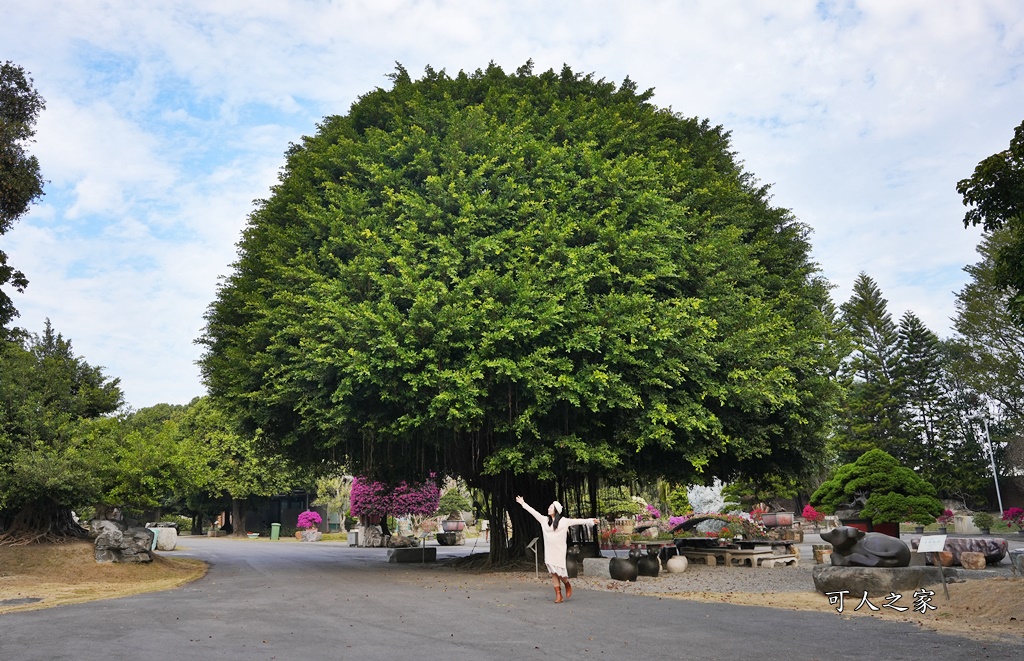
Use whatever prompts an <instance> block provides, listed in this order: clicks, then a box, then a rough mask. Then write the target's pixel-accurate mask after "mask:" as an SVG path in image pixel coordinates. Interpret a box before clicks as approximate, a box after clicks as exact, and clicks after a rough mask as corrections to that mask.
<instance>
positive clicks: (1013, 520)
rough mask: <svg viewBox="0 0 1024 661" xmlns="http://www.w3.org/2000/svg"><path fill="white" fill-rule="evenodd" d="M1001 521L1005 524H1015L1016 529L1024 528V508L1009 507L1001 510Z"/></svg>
mask: <svg viewBox="0 0 1024 661" xmlns="http://www.w3.org/2000/svg"><path fill="white" fill-rule="evenodd" d="M1003 521H1006V524H1007V525H1011V526H1017V530H1024V509H1021V508H1020V507H1011V508H1010V509H1008V510H1006V511H1005V512H1003Z"/></svg>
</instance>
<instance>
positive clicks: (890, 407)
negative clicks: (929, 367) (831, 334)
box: [837, 273, 915, 461]
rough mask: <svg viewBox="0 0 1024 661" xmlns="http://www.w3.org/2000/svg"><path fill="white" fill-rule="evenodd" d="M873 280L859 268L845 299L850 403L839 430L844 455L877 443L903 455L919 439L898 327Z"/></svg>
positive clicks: (848, 457)
mask: <svg viewBox="0 0 1024 661" xmlns="http://www.w3.org/2000/svg"><path fill="white" fill-rule="evenodd" d="M887 306H888V302H887V301H886V300H885V298H883V297H882V292H881V291H880V290H879V289H878V285H877V284H875V281H874V280H872V279H871V278H870V277H868V275H867V274H865V273H861V274H860V275H859V276H858V277H857V280H856V281H855V282H854V284H853V295H852V296H851V297H850V300H849V301H847V302H846V303H844V304H843V306H842V312H843V317H842V318H843V323H844V325H845V328H846V332H847V333H848V337H849V338H850V342H851V348H852V353H851V354H850V356H849V358H848V359H847V361H846V363H845V364H844V368H843V373H842V376H843V378H844V379H845V380H846V382H847V392H846V407H845V410H844V415H843V417H842V418H841V419H840V422H839V427H838V430H837V445H838V447H839V449H840V451H841V453H842V457H841V459H842V460H844V461H852V460H853V459H854V458H856V457H858V456H860V455H861V454H863V453H864V452H866V451H868V450H871V449H873V448H878V449H881V450H884V451H886V452H888V453H890V454H892V455H893V456H897V457H900V458H901V460H902V459H903V458H904V456H905V455H906V453H907V448H908V447H910V446H913V445H914V444H915V440H914V439H913V437H912V435H911V432H910V431H909V429H908V422H909V421H908V419H907V416H906V413H905V410H904V407H903V400H902V397H901V388H902V381H901V380H900V344H899V331H898V330H897V327H896V324H894V323H893V321H892V317H891V315H890V314H889V312H888V310H887Z"/></svg>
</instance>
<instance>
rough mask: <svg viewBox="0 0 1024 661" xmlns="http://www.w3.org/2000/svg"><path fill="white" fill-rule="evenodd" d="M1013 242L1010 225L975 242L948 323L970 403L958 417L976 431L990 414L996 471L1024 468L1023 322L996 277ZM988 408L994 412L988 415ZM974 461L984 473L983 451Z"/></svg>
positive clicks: (956, 366)
mask: <svg viewBox="0 0 1024 661" xmlns="http://www.w3.org/2000/svg"><path fill="white" fill-rule="evenodd" d="M1014 241H1015V239H1014V230H1013V229H1012V228H1009V227H1006V228H1002V229H997V230H996V231H994V232H990V233H987V234H986V235H985V236H984V237H983V238H982V241H981V243H980V244H979V246H978V254H979V255H980V256H981V259H980V260H979V261H978V262H977V263H975V264H971V265H970V266H967V267H965V268H964V271H966V272H967V274H968V275H969V276H970V277H971V279H970V281H969V282H968V283H967V284H966V285H965V286H964V287H963V289H961V290H960V291H959V292H958V293H957V297H956V316H955V317H954V319H953V322H954V327H955V329H956V331H957V333H959V337H958V338H957V339H956V340H955V341H954V345H955V347H954V349H955V353H954V354H953V358H954V360H953V361H951V363H950V369H951V370H953V372H954V373H955V375H956V377H957V378H958V380H959V382H960V383H962V384H963V388H964V390H965V392H968V393H969V398H968V399H969V403H970V404H971V408H970V410H968V411H965V413H964V415H962V419H963V420H964V422H965V423H966V424H968V425H969V426H970V427H969V431H970V433H971V434H972V435H975V436H976V435H977V430H978V428H979V427H980V422H979V420H980V418H981V417H983V416H989V417H992V420H991V422H992V423H994V424H992V425H991V428H990V432H991V434H992V440H993V443H994V446H995V447H994V449H995V454H996V461H997V463H998V464H999V467H998V470H997V472H998V473H999V474H1000V475H1015V474H1019V473H1020V472H1021V471H1024V322H1022V321H1021V319H1020V316H1019V315H1018V314H1015V313H1014V311H1013V294H1012V293H1011V292H1010V291H1008V290H1007V289H1006V288H1005V287H1004V286H1003V285H1002V284H1001V281H1000V277H999V270H1000V266H999V260H1000V255H1002V254H1004V253H1005V251H1007V250H1008V249H1010V246H1012V245H1013V242H1014ZM992 409H997V410H998V415H996V416H992V413H991V412H990V411H991V410H992ZM982 440H984V439H982ZM979 451H980V450H979ZM978 460H979V462H980V464H981V467H983V470H984V471H985V472H988V471H989V470H990V469H989V468H988V467H987V461H986V460H985V458H984V455H983V454H982V455H980V456H979V457H978ZM988 479H989V480H991V475H989V476H988ZM1018 479H1019V478H1018Z"/></svg>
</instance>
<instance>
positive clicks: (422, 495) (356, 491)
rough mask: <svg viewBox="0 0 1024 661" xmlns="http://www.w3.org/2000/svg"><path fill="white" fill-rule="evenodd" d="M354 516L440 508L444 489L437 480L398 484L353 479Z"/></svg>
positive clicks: (427, 510)
mask: <svg viewBox="0 0 1024 661" xmlns="http://www.w3.org/2000/svg"><path fill="white" fill-rule="evenodd" d="M349 499H350V502H351V509H350V513H351V515H352V516H363V515H366V516H387V515H388V514H399V515H401V514H419V515H422V516H426V515H429V514H433V513H434V512H436V511H437V502H438V501H439V500H440V499H441V490H440V489H438V487H437V483H436V482H434V481H433V480H427V481H426V482H423V483H420V484H408V483H407V482H404V481H403V482H400V483H398V485H396V486H391V485H388V484H385V483H384V482H377V481H376V480H368V479H366V478H360V477H357V478H355V479H354V480H353V481H352V491H351V493H350V496H349Z"/></svg>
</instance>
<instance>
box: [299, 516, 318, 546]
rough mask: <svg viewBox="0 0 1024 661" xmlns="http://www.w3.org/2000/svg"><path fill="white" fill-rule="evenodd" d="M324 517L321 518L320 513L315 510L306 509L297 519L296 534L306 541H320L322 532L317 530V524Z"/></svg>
mask: <svg viewBox="0 0 1024 661" xmlns="http://www.w3.org/2000/svg"><path fill="white" fill-rule="evenodd" d="M321 521H323V519H321V518H320V514H319V513H317V512H314V511H313V510H306V511H305V512H302V513H301V514H299V519H298V521H296V523H295V526H296V527H297V528H298V531H296V533H295V536H296V537H297V538H298V539H300V540H302V541H304V542H319V541H320V539H321V537H322V536H321V534H320V532H319V531H318V530H317V526H319V525H320V522H321Z"/></svg>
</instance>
